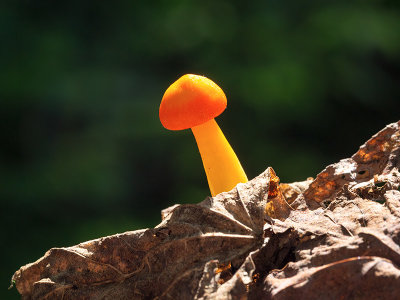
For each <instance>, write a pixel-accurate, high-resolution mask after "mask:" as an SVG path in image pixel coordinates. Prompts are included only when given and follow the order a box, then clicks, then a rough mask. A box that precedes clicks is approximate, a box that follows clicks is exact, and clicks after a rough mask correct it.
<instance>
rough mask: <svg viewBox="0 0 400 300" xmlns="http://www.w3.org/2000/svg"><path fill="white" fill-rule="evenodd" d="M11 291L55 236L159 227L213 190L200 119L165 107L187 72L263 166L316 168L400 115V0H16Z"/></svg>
mask: <svg viewBox="0 0 400 300" xmlns="http://www.w3.org/2000/svg"><path fill="white" fill-rule="evenodd" d="M0 38H1V48H0V51H1V55H0V78H1V80H0V114H1V117H0V138H1V149H0V199H1V215H0V217H1V222H2V224H1V225H2V226H1V236H2V243H1V253H0V257H1V274H0V275H1V277H0V298H1V299H14V298H15V299H18V295H17V292H16V290H15V289H13V290H11V291H8V290H7V287H8V285H9V280H10V277H11V275H12V274H13V272H14V271H16V270H17V269H18V268H19V267H20V266H22V265H24V264H26V263H29V262H32V261H34V260H36V259H38V258H39V257H40V256H42V255H43V254H44V252H45V251H46V250H48V249H49V248H51V247H64V246H71V245H74V244H77V243H79V242H83V241H86V240H89V239H94V238H98V237H101V236H106V235H110V234H114V233H119V232H124V231H128V230H135V229H139V228H145V227H153V226H155V225H156V224H158V223H159V222H160V210H161V209H163V208H166V207H168V206H170V205H173V204H175V203H196V202H199V201H201V200H203V199H204V198H205V197H206V196H207V195H208V194H209V190H208V185H207V181H206V178H205V174H204V170H203V167H202V163H201V159H200V156H199V154H198V150H197V148H196V145H195V141H194V139H193V136H192V134H191V132H190V130H187V131H182V132H172V131H168V130H166V129H164V128H163V127H162V126H161V124H160V122H159V119H158V106H159V103H160V101H161V98H162V95H163V93H164V91H165V90H166V88H167V87H168V86H169V84H171V83H172V82H173V81H175V80H176V79H177V78H178V77H180V76H181V75H183V74H185V73H194V74H200V75H205V76H207V77H209V78H211V79H212V80H214V81H215V82H216V83H217V84H219V85H220V86H221V87H222V89H223V90H224V91H225V93H226V95H227V97H228V109H227V110H226V111H225V112H224V113H223V114H222V115H221V116H220V117H218V118H217V121H218V123H219V125H220V126H221V128H222V130H223V131H224V133H225V135H226V136H227V138H228V140H229V141H230V143H231V145H232V146H233V148H234V149H235V151H236V152H237V154H238V156H239V158H240V160H241V162H242V165H243V166H244V168H245V170H246V172H247V174H248V177H249V178H253V177H255V176H256V175H258V174H259V173H261V172H262V171H263V170H265V169H266V168H267V167H268V166H273V167H274V169H275V170H276V172H277V174H278V176H280V178H281V180H282V181H283V182H292V181H298V180H304V179H306V178H307V177H309V176H315V175H316V174H317V173H318V172H319V171H320V170H322V169H323V168H324V167H325V166H326V165H328V164H330V163H334V162H336V161H338V160H339V159H342V158H346V157H349V156H351V155H352V154H353V153H354V152H356V151H357V149H358V147H359V146H360V145H361V144H362V143H363V142H364V141H366V140H367V139H368V138H369V137H370V136H371V135H373V134H375V133H376V132H377V131H379V130H380V129H381V128H383V127H384V126H385V125H386V124H388V123H391V122H394V121H397V120H398V119H400V114H399V108H400V105H399V101H400V97H399V96H400V85H399V83H400V1H398V0H393V1H384V0H382V1H373V0H362V1H351V3H350V2H349V1H344V0H343V1H338V0H336V1H306V2H302V1H293V0H289V1H249V2H246V1H242V0H241V1H238V0H236V1H218V0H214V1H211V0H209V1H179V0H168V1H111V2H110V1H40V0H37V1H8V0H7V1H2V2H1V4H0Z"/></svg>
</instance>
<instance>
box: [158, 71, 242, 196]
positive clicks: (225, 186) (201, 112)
mask: <svg viewBox="0 0 400 300" xmlns="http://www.w3.org/2000/svg"><path fill="white" fill-rule="evenodd" d="M226 102H227V101H226V96H225V94H224V92H223V91H222V89H221V88H220V87H219V86H218V85H217V84H215V83H214V82H213V81H211V80H210V79H208V78H206V77H204V76H199V75H192V74H186V75H184V76H182V77H181V78H179V79H178V80H177V81H175V82H174V83H173V84H171V85H170V87H169V88H168V89H167V90H166V91H165V93H164V96H163V98H162V100H161V104H160V121H161V123H162V125H163V126H164V127H165V128H167V129H169V130H183V129H188V128H191V129H192V132H193V135H194V137H195V139H196V142H197V146H198V148H199V151H200V155H201V158H202V160H203V165H204V169H205V171H206V175H207V180H208V185H209V186H210V191H211V195H212V196H215V195H217V194H219V193H221V192H227V191H230V190H231V189H232V188H234V187H235V186H236V185H237V184H238V183H239V182H247V176H246V174H245V172H244V170H243V168H242V166H241V164H240V162H239V159H238V158H237V156H236V154H235V152H234V151H233V149H232V147H231V146H230V145H229V143H228V141H227V140H226V138H225V136H224V134H223V133H222V131H221V129H220V128H219V126H218V124H217V122H216V121H215V119H214V118H215V117H217V116H219V115H220V114H221V113H222V112H223V111H224V110H225V108H226Z"/></svg>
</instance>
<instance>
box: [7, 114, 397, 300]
mask: <svg viewBox="0 0 400 300" xmlns="http://www.w3.org/2000/svg"><path fill="white" fill-rule="evenodd" d="M399 126H400V123H399V122H398V123H393V124H390V125H388V126H387V127H386V128H384V129H383V130H382V131H380V132H379V133H378V134H376V135H375V136H373V137H372V138H371V139H370V140H369V141H368V142H367V143H366V144H365V145H363V146H362V147H361V148H360V150H359V151H358V152H357V153H356V154H355V155H353V156H352V157H351V158H349V159H345V160H341V161H340V162H338V163H336V164H333V165H330V166H328V167H327V168H326V169H325V170H323V171H322V172H321V173H320V174H318V176H317V177H316V178H315V180H312V179H309V180H307V181H304V182H301V183H292V184H281V185H279V178H278V177H277V176H276V175H275V172H274V171H273V170H272V169H271V168H268V169H267V170H266V171H265V172H264V173H262V174H261V175H260V176H258V177H257V178H255V179H253V180H251V181H249V182H248V183H246V184H239V185H238V186H237V187H236V188H234V189H233V190H232V191H230V192H227V193H222V194H219V195H217V196H216V197H213V198H207V199H205V200H204V201H203V202H200V203H199V204H188V205H175V206H173V207H171V208H169V209H166V210H164V211H163V212H162V217H163V220H162V222H161V224H159V225H158V226H157V227H155V228H154V229H144V230H138V231H133V232H126V233H123V234H117V235H113V236H109V237H104V238H101V239H97V240H93V241H88V242H85V243H82V244H79V245H77V246H73V247H69V248H54V249H51V250H49V251H48V252H47V253H46V254H45V255H44V256H43V257H42V258H40V259H39V260H38V261H36V262H34V263H32V264H29V265H26V266H23V267H22V268H21V269H20V270H18V271H17V272H16V273H15V274H14V276H13V280H15V285H16V287H17V289H18V291H19V292H20V293H21V295H22V298H23V299H61V298H62V299H89V298H90V299H153V298H154V299H247V298H249V299H271V298H273V299H294V298H295V299H366V298H367V299H398V295H400V284H399V282H400V269H399V268H400V191H399V183H400V173H399V167H400V150H399V149H400V138H399V137H400V130H399ZM289 203H290V205H289Z"/></svg>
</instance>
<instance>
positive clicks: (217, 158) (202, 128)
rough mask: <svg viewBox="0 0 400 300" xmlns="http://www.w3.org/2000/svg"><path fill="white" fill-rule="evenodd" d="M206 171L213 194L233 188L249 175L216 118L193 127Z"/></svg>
mask: <svg viewBox="0 0 400 300" xmlns="http://www.w3.org/2000/svg"><path fill="white" fill-rule="evenodd" d="M192 131H193V135H194V137H195V139H196V142H197V146H198V147H199V151H200V155H201V159H202V160H203V166H204V170H205V171H206V175H207V180H208V185H209V186H210V191H211V195H212V196H215V195H217V194H219V193H221V192H227V191H230V190H231V189H233V188H234V187H235V186H236V185H237V184H238V183H239V182H247V176H246V173H245V172H244V170H243V168H242V165H241V164H240V162H239V159H238V158H237V156H236V154H235V152H234V151H233V149H232V147H231V145H229V143H228V141H227V140H226V138H225V136H224V134H223V133H222V131H221V129H220V128H219V126H218V124H217V122H216V121H215V119H211V120H209V121H207V122H205V123H203V124H201V125H198V126H195V127H192Z"/></svg>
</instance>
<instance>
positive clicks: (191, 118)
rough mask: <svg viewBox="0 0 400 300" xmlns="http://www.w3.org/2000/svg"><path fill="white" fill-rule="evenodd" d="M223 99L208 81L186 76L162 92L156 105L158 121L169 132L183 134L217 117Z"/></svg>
mask: <svg viewBox="0 0 400 300" xmlns="http://www.w3.org/2000/svg"><path fill="white" fill-rule="evenodd" d="M225 108H226V96H225V94H224V92H223V91H222V89H221V88H220V87H219V86H218V85H217V84H215V83H214V82H213V81H212V80H210V79H208V78H206V77H204V76H199V75H193V74H186V75H183V76H182V77H181V78H179V79H178V80H177V81H175V82H174V83H173V84H171V85H170V86H169V88H168V89H167V90H166V91H165V93H164V96H163V98H162V100H161V104H160V112H159V113H160V121H161V123H162V125H163V126H164V127H165V128H167V129H170V130H183V129H187V128H192V127H195V126H198V125H200V124H203V123H205V122H207V121H209V120H211V119H213V118H215V117H217V116H219V115H220V114H221V113H222V112H223V111H224V110H225Z"/></svg>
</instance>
